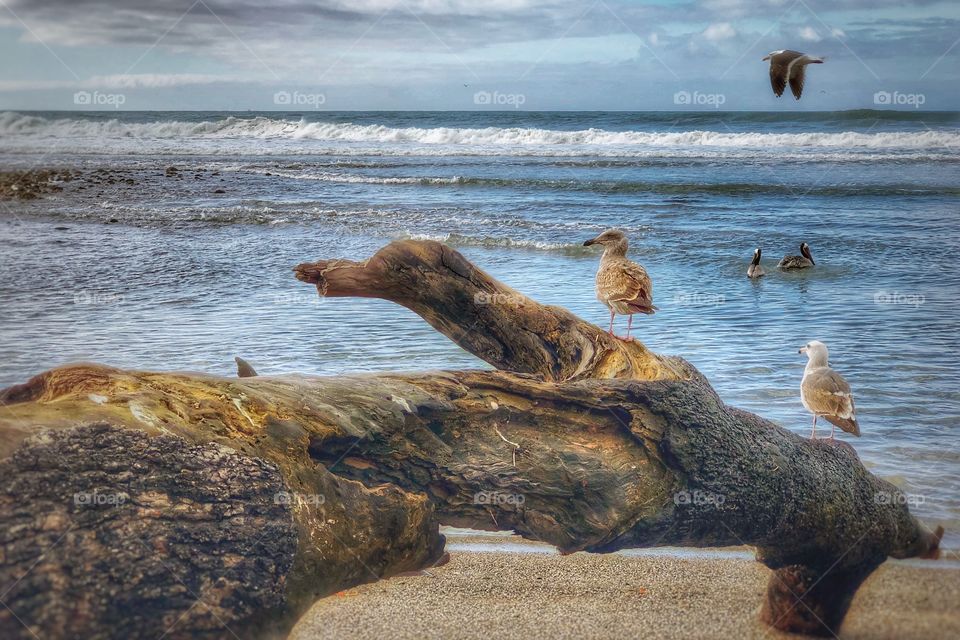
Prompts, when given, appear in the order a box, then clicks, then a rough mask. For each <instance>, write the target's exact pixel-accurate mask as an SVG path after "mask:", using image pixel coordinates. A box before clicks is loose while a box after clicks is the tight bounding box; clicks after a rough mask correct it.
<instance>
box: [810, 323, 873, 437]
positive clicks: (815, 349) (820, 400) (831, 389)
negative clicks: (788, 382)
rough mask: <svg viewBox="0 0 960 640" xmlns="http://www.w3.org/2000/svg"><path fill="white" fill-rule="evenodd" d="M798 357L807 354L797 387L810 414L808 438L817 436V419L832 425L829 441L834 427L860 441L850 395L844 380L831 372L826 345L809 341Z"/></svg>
mask: <svg viewBox="0 0 960 640" xmlns="http://www.w3.org/2000/svg"><path fill="white" fill-rule="evenodd" d="M800 353H805V354H807V367H806V369H804V370H803V382H801V383H800V401H801V402H803V406H804V407H806V408H807V411H809V412H810V413H812V414H813V430H812V431H811V432H810V437H811V438H813V437H815V436H816V434H817V418H818V417H819V416H823V417H824V418H826V419H827V422H829V423H830V424H832V425H833V428H832V429H831V430H830V439H831V440H832V439H833V434H834V431H835V430H836V427H840V428H841V429H843V430H844V431H846V432H847V433H852V434H853V435H855V436H858V437H859V435H860V425H859V424H857V411H856V407H855V406H854V404H853V393H852V392H851V391H850V385H849V384H847V381H846V380H844V379H843V376H841V375H840V374H839V373H837V372H836V371H834V370H833V369H831V368H830V363H829V362H828V361H827V358H828V356H829V353H828V352H827V345H825V344H823V343H822V342H820V341H819V340H812V341H811V342H808V343H807V344H806V345H805V346H803V347H801V348H800Z"/></svg>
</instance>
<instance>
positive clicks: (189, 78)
mask: <svg viewBox="0 0 960 640" xmlns="http://www.w3.org/2000/svg"><path fill="white" fill-rule="evenodd" d="M216 82H249V81H248V80H247V81H244V80H239V79H237V78H232V77H229V76H217V75H209V74H201V73H125V74H117V75H111V76H91V77H90V78H88V79H86V80H6V81H0V91H42V90H50V89H162V88H167V87H181V86H185V85H207V84H213V83H216Z"/></svg>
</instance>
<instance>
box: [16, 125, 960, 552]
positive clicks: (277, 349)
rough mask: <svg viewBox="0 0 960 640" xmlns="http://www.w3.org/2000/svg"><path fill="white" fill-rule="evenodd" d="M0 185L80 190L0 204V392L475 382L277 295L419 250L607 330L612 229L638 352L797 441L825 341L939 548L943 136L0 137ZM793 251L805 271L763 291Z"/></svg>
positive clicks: (947, 221)
mask: <svg viewBox="0 0 960 640" xmlns="http://www.w3.org/2000/svg"><path fill="white" fill-rule="evenodd" d="M171 166H173V167H176V169H177V170H176V171H175V172H173V173H172V175H170V176H168V175H167V173H168V172H167V171H166V169H167V167H171ZM0 167H2V168H4V169H15V168H18V169H22V168H29V167H69V168H76V169H80V170H81V172H82V173H81V177H80V178H78V179H75V180H73V181H70V182H67V183H64V184H63V185H62V186H63V191H60V192H56V193H52V194H49V195H46V196H44V197H42V198H40V199H38V200H33V201H22V202H21V201H9V200H7V201H4V202H2V203H0V243H2V244H0V267H2V273H3V278H2V279H0V308H2V310H3V313H2V316H0V385H4V386H5V385H9V384H13V383H17V382H21V381H23V380H25V379H26V378H28V377H29V376H31V375H33V374H35V373H38V372H40V371H42V370H43V369H46V368H49V367H53V366H56V365H60V364H63V363H66V362H71V361H77V360H95V361H99V362H105V363H109V364H113V365H118V366H123V367H134V368H144V369H162V370H194V371H207V372H212V373H219V374H232V373H233V372H234V366H233V356H235V355H240V356H242V357H244V358H246V359H247V360H249V361H250V362H251V363H252V364H253V365H254V366H255V367H256V368H257V369H258V370H259V371H260V373H262V374H274V373H283V372H289V371H299V372H306V373H315V374H327V375H336V374H339V373H343V372H350V371H386V370H412V369H417V370H422V369H433V368H464V367H485V366H486V365H485V364H484V363H482V362H480V361H478V360H477V359H476V358H474V357H473V356H471V355H469V354H467V353H465V352H463V351H461V350H460V349H459V348H458V347H456V346H455V345H454V344H453V343H451V342H449V341H448V340H447V339H446V338H444V337H442V336H440V335H439V334H437V333H436V332H434V331H433V330H432V329H430V328H429V327H428V326H427V324H426V323H425V322H423V321H422V320H420V319H419V318H418V317H416V316H415V315H414V314H412V313H411V312H409V311H407V310H405V309H402V308H400V307H397V306H395V305H391V304H390V303H387V302H382V301H376V300H365V299H364V300H361V299H332V300H321V299H319V298H318V297H317V296H316V294H315V292H314V290H313V289H312V288H311V287H309V286H307V285H304V284H302V283H299V282H297V281H296V280H295V279H294V278H293V274H292V272H291V267H292V266H293V265H295V264H297V263H299V262H303V261H306V260H313V259H318V258H321V257H338V256H339V257H349V258H363V257H366V256H368V255H369V254H371V253H372V252H374V251H375V250H376V249H377V248H379V247H380V246H382V245H384V244H386V243H388V242H390V241H391V240H393V239H397V238H411V237H412V238H433V239H437V240H443V241H445V242H448V243H450V244H452V245H454V246H456V247H457V248H459V250H460V251H462V252H463V253H464V254H465V255H466V256H467V257H468V258H470V259H471V260H473V261H474V262H475V263H477V264H478V265H480V266H482V267H483V268H485V269H486V270H488V271H489V272H490V273H492V274H493V275H494V276H496V277H497V278H499V279H501V280H503V281H504V282H506V283H508V284H510V285H512V286H514V287H516V288H518V289H520V290H522V291H523V292H524V293H526V294H528V295H530V296H532V297H534V298H536V299H538V300H540V301H542V302H546V303H551V304H560V305H563V306H565V307H567V308H569V309H571V310H572V311H574V312H575V313H577V314H579V315H580V316H581V317H583V318H585V319H587V320H590V321H593V322H596V323H598V324H601V325H605V323H606V321H607V315H606V310H605V308H604V307H602V306H601V305H600V304H599V303H598V302H597V301H596V300H595V298H594V292H593V274H594V271H595V269H596V267H597V263H598V259H599V256H598V254H597V253H596V252H595V251H593V250H591V249H589V248H584V247H583V246H582V243H583V241H584V240H586V239H588V238H591V237H593V236H594V235H596V234H597V233H599V232H600V231H602V230H604V229H605V228H608V227H618V228H620V229H622V230H624V231H625V232H626V233H627V234H628V236H629V238H630V243H631V250H630V255H631V256H632V257H633V258H634V259H636V260H638V261H640V262H642V263H643V264H644V265H645V266H646V268H647V269H648V271H649V272H650V274H651V276H652V278H653V280H654V298H655V302H656V304H657V305H658V306H659V307H660V311H659V312H658V313H657V314H656V315H655V316H652V317H640V318H637V321H636V322H635V332H636V335H637V336H638V337H639V338H640V339H642V340H643V341H644V342H645V343H647V344H648V345H649V346H650V347H651V348H653V349H654V350H656V351H658V352H661V353H668V354H676V355H680V356H683V357H685V358H687V359H688V360H690V361H691V362H692V363H693V364H694V365H696V366H697V367H698V368H699V369H700V370H701V371H702V372H703V373H704V374H706V375H707V376H708V377H709V379H710V380H711V382H712V383H713V385H714V386H715V387H716V389H717V390H718V392H719V393H720V394H721V396H722V397H723V398H724V399H725V400H726V401H727V402H729V403H731V404H733V405H737V406H740V407H742V408H744V409H748V410H750V411H754V412H756V413H759V414H761V415H763V416H765V417H767V418H769V419H771V420H774V421H775V422H777V423H778V424H780V425H782V426H784V427H786V428H789V429H792V430H795V431H797V432H798V433H804V434H806V433H809V429H810V421H811V420H810V416H809V415H808V414H807V413H806V411H805V410H804V409H803V407H802V405H801V404H800V397H799V384H800V379H801V376H802V371H803V366H804V363H805V360H804V357H803V356H800V355H799V354H798V353H797V348H798V347H799V346H801V345H802V344H804V343H805V342H807V341H808V340H811V339H819V340H822V341H824V342H825V343H827V345H828V346H829V347H830V350H831V356H830V359H831V362H832V364H833V366H834V368H835V369H837V370H838V371H840V372H841V373H842V374H843V375H844V376H845V377H846V378H847V380H848V381H849V382H850V384H851V386H852V388H853V391H854V393H855V396H856V401H857V406H858V410H859V411H858V413H859V419H860V423H861V427H862V430H863V436H862V437H861V438H859V439H854V442H853V444H854V446H855V447H856V449H857V451H858V452H859V453H860V455H861V457H862V458H863V460H864V462H865V463H866V464H867V465H868V466H869V467H870V468H871V469H872V470H873V471H874V472H875V473H877V474H879V475H880V476H882V477H884V478H887V479H889V480H890V481H892V482H894V483H895V484H897V485H899V486H901V487H902V488H903V489H904V490H905V491H906V492H907V494H908V495H909V496H910V500H911V503H912V505H913V510H914V511H915V512H916V513H918V514H919V515H920V516H921V517H923V518H924V519H925V520H926V521H927V522H928V523H929V524H930V525H931V526H933V525H936V524H939V523H942V524H944V525H946V526H947V528H948V539H949V542H950V544H951V546H953V547H957V546H960V536H958V535H957V534H958V532H960V495H958V490H960V446H958V442H960V358H958V356H960V347H958V335H960V332H958V324H960V323H958V319H957V318H958V315H957V300H958V297H960V268H958V266H957V256H958V249H960V246H958V245H960V217H958V216H960V114H958V113H952V112H951V113H926V112H916V111H910V112H888V111H884V112H878V111H857V112H839V113H802V114H792V113H724V112H709V113H620V112H618V113H567V112H563V113H527V112H505V113H472V112H471V113H449V112H444V113H414V112H398V113H358V112H351V113H330V112H316V113H274V112H271V113H212V112H203V113H186V112H177V113H149V112H136V113H125V112H97V113H13V112H7V113H2V114H0ZM107 171H111V172H113V173H107ZM801 241H805V242H807V243H809V244H810V246H811V247H812V251H813V255H814V258H815V260H816V262H817V266H816V267H815V268H813V269H810V270H806V271H803V272H792V273H780V272H777V270H776V269H775V268H774V267H775V265H776V262H777V261H778V260H779V258H780V257H781V256H783V255H784V254H788V253H789V254H795V253H797V252H798V245H799V243H800V242H801ZM757 247H762V249H763V255H764V258H763V264H764V266H765V268H766V269H767V271H768V275H767V276H766V277H765V278H763V279H762V280H760V281H756V282H753V281H749V280H748V279H747V278H746V277H745V273H746V269H747V265H748V263H749V261H750V257H751V254H752V252H753V250H754V249H755V248H757ZM624 326H625V321H624V320H621V321H620V325H619V328H620V330H621V331H623V329H624ZM840 437H842V438H844V439H848V440H850V439H851V438H850V437H849V436H847V435H846V434H843V435H841V436H840Z"/></svg>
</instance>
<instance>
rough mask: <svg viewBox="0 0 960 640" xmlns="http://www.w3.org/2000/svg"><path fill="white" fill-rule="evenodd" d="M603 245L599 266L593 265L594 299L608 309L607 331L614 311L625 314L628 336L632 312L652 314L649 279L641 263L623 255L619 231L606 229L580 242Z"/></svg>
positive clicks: (623, 243) (623, 238)
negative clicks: (594, 267)
mask: <svg viewBox="0 0 960 640" xmlns="http://www.w3.org/2000/svg"><path fill="white" fill-rule="evenodd" d="M594 244H599V245H603V256H601V258H600V268H599V269H597V299H598V300H599V301H600V302H602V303H603V304H605V305H607V308H608V309H610V335H612V336H615V337H617V336H616V334H614V333H613V320H614V317H615V316H616V314H618V313H619V314H620V315H622V316H627V337H626V338H625V339H626V340H631V339H632V338H631V337H630V328H631V326H632V324H633V314H635V313H644V314H647V315H651V314H653V313H654V312H655V311H656V310H657V308H656V307H655V306H653V282H652V281H651V280H650V276H648V275H647V270H646V269H644V268H643V267H642V266H640V265H639V264H637V263H636V262H633V261H631V260H628V259H627V237H626V236H625V235H623V232H622V231H617V230H616V229H608V230H607V231H604V232H603V233H601V234H600V235H598V236H597V237H596V238H594V239H593V240H587V241H586V242H584V243H583V246H585V247H589V246H591V245H594Z"/></svg>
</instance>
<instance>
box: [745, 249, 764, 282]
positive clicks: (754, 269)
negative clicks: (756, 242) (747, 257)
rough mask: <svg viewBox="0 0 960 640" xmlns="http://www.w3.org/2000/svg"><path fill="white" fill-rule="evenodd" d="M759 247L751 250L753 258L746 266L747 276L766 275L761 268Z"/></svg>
mask: <svg viewBox="0 0 960 640" xmlns="http://www.w3.org/2000/svg"><path fill="white" fill-rule="evenodd" d="M761 253H762V252H761V251H760V248H759V247H757V248H756V249H755V250H754V252H753V260H751V261H750V266H749V267H747V277H748V278H762V277H763V276H765V275H767V272H766V271H764V270H763V266H761V264H760V254H761Z"/></svg>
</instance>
